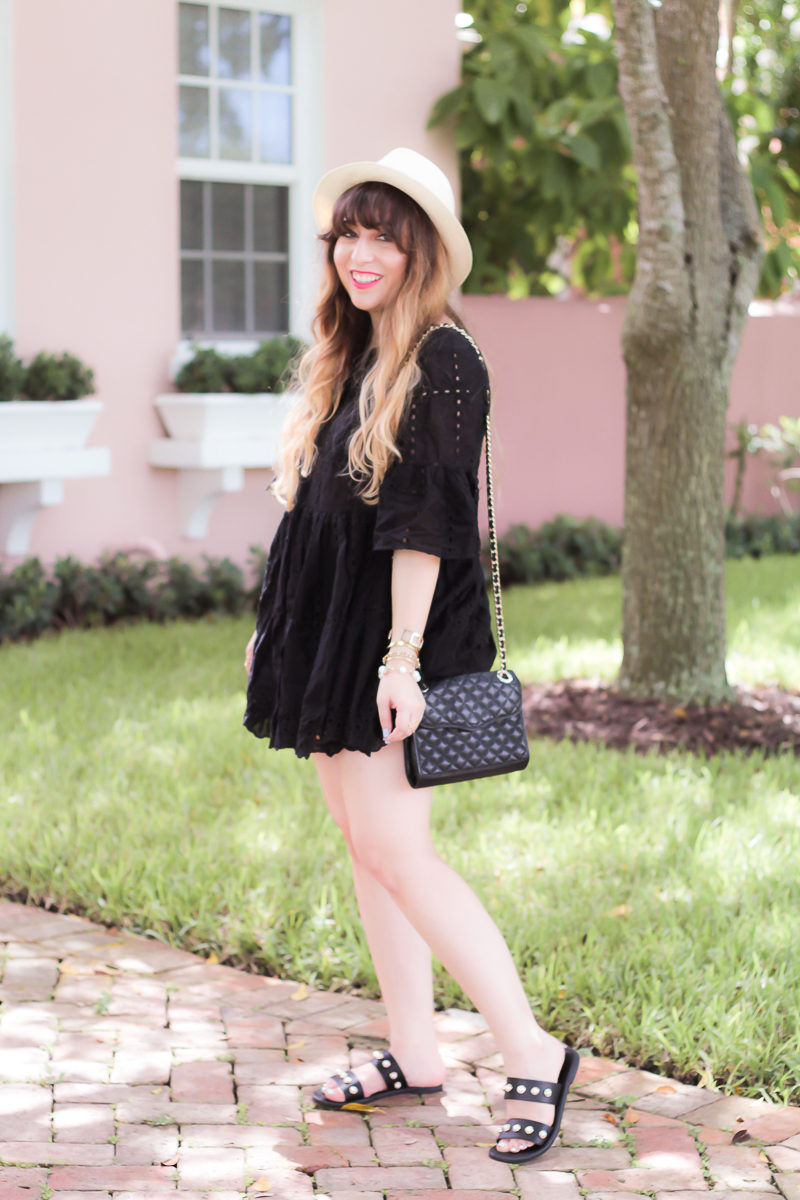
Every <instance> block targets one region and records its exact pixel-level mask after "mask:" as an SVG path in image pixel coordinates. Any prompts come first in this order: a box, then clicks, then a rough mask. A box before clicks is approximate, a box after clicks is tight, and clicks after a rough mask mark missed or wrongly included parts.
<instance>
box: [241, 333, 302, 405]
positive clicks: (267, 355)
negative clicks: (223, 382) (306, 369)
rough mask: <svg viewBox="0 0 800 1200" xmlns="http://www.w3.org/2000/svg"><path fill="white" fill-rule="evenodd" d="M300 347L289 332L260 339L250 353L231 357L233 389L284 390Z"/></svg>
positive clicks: (297, 340) (289, 379) (250, 390)
mask: <svg viewBox="0 0 800 1200" xmlns="http://www.w3.org/2000/svg"><path fill="white" fill-rule="evenodd" d="M303 349H304V346H303V343H302V342H301V341H300V340H299V338H295V337H292V336H291V335H287V336H286V337H282V338H272V339H270V340H269V341H265V342H262V343H261V345H260V346H259V347H258V349H257V350H256V351H255V352H254V353H253V354H249V355H242V356H240V357H239V358H235V359H234V360H233V364H234V365H233V390H234V391H235V392H247V393H251V394H252V393H255V392H285V391H286V388H287V387H288V385H289V383H290V381H291V374H292V367H293V365H294V363H295V362H296V360H297V359H298V358H299V356H300V354H301V353H302V352H303Z"/></svg>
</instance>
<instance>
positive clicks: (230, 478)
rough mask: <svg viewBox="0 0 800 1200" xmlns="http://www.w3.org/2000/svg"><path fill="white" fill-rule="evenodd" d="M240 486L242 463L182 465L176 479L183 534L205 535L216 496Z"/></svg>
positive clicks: (242, 484)
mask: <svg viewBox="0 0 800 1200" xmlns="http://www.w3.org/2000/svg"><path fill="white" fill-rule="evenodd" d="M243 487H244V470H243V468H242V467H220V468H219V469H217V470H209V469H208V468H203V467H198V468H197V469H195V470H192V469H191V468H189V469H186V468H184V469H183V470H182V471H181V472H180V477H179V483H178V506H179V512H180V521H181V532H182V533H183V535H184V537H190V538H202V537H205V535H206V533H207V532H208V521H209V518H210V516H211V510H212V508H213V507H214V505H215V503H216V501H217V500H218V499H219V497H220V496H224V495H227V494H229V493H230V492H241V490H242V488H243Z"/></svg>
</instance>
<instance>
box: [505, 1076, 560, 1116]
mask: <svg viewBox="0 0 800 1200" xmlns="http://www.w3.org/2000/svg"><path fill="white" fill-rule="evenodd" d="M503 1091H504V1092H505V1095H506V1100H530V1101H532V1102H534V1103H536V1104H558V1101H559V1099H560V1097H561V1091H562V1086H561V1084H560V1083H552V1082H550V1081H548V1080H546V1079H518V1078H517V1077H516V1076H514V1075H509V1076H508V1078H507V1079H506V1084H505V1087H504V1088H503ZM529 1124H530V1122H529Z"/></svg>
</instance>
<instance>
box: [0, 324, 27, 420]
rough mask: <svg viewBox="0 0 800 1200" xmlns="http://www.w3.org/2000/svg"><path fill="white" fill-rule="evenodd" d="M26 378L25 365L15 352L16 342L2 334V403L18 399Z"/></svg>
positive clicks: (0, 386) (0, 341)
mask: <svg viewBox="0 0 800 1200" xmlns="http://www.w3.org/2000/svg"><path fill="white" fill-rule="evenodd" d="M24 379H25V367H24V366H23V364H22V362H21V361H20V359H18V358H17V356H16V355H15V353H14V343H13V342H12V340H11V338H10V337H7V336H6V334H2V335H0V403H2V402H3V401H7V400H14V399H16V397H17V396H18V395H19V393H20V391H21V389H22V383H23V380H24Z"/></svg>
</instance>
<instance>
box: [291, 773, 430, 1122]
mask: <svg viewBox="0 0 800 1200" xmlns="http://www.w3.org/2000/svg"><path fill="white" fill-rule="evenodd" d="M313 757H314V762H315V765H316V768H317V772H318V774H319V777H320V782H321V783H322V790H323V792H324V794H325V800H326V802H327V804H328V807H329V808H330V810H331V814H332V815H333V818H334V820H335V821H336V823H337V825H338V826H339V828H340V829H341V830H342V833H343V834H344V837H345V841H346V842H347V843H348V847H349V846H350V829H349V823H348V820H347V813H346V807H345V802H344V797H343V795H342V788H341V781H340V774H341V761H340V760H341V755H336V756H335V757H332V758H329V757H328V756H327V755H324V754H315V755H314V756H313ZM359 757H366V756H359ZM428 803H430V799H429V800H428ZM353 880H354V883H355V889H356V897H357V899H358V906H359V911H360V913H361V921H362V924H363V926H364V932H365V934H366V937H367V944H368V945H369V949H370V954H371V956H372V961H373V964H374V966H375V971H376V973H377V976H378V981H379V983H380V986H381V993H382V996H383V1000H384V1003H385V1004H386V1012H387V1016H388V1019H389V1033H390V1045H391V1049H392V1053H393V1054H394V1055H395V1057H396V1058H397V1060H398V1062H399V1063H400V1065H401V1067H402V1068H403V1072H404V1074H405V1076H406V1079H407V1080H408V1082H409V1083H411V1084H418V1085H419V1086H420V1087H427V1086H433V1085H435V1084H439V1083H441V1082H442V1081H443V1079H444V1065H443V1063H442V1060H441V1058H440V1056H439V1050H438V1047H437V1044H436V1033H435V1029H434V1025H433V971H432V965H431V952H430V949H429V947H428V945H427V943H426V942H425V941H424V940H423V938H421V937H420V935H419V934H418V933H417V931H416V930H415V929H414V927H413V925H411V924H410V922H409V921H408V919H407V918H406V917H405V916H404V914H403V912H402V911H401V909H400V908H399V907H398V906H397V903H396V901H395V900H394V899H393V898H392V896H391V894H390V893H389V892H387V891H386V889H385V888H384V887H383V886H382V885H381V884H380V883H379V882H378V880H377V879H375V877H374V876H373V875H371V874H370V873H369V872H368V871H366V870H364V868H363V867H361V866H360V865H359V864H358V863H356V862H355V861H354V862H353ZM358 1077H359V1079H360V1080H361V1083H362V1085H363V1087H364V1094H365V1095H366V1096H369V1095H370V1093H371V1092H374V1091H381V1090H383V1088H384V1087H385V1086H386V1085H385V1084H384V1082H383V1079H382V1078H381V1076H380V1074H379V1073H378V1071H377V1070H376V1069H375V1068H374V1067H372V1066H369V1065H365V1066H364V1067H363V1068H359V1070H358ZM323 1090H324V1091H325V1094H326V1095H327V1096H329V1097H330V1099H331V1100H343V1099H344V1096H343V1094H342V1092H341V1090H340V1089H339V1088H338V1087H337V1086H336V1085H335V1084H328V1085H326V1086H325V1087H324V1089H323Z"/></svg>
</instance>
